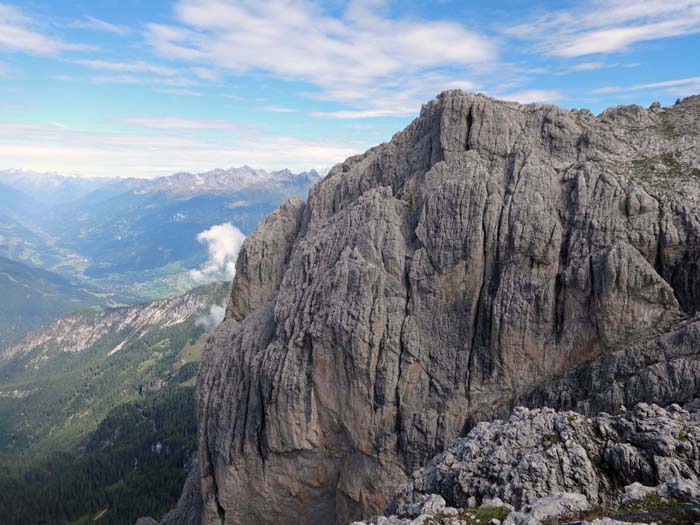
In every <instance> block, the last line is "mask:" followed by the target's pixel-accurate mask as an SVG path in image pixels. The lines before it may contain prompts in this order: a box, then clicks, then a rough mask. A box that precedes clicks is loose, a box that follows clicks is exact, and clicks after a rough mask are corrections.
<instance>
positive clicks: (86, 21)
mask: <svg viewBox="0 0 700 525" xmlns="http://www.w3.org/2000/svg"><path fill="white" fill-rule="evenodd" d="M69 25H70V27H74V28H77V29H94V30H96V31H104V32H106V33H112V34H115V35H121V36H124V35H127V34H128V33H129V32H130V30H129V28H128V27H124V26H119V25H116V24H111V23H109V22H105V21H104V20H100V19H99V18H96V17H94V16H85V17H84V18H82V19H81V20H73V21H71V22H70V24H69Z"/></svg>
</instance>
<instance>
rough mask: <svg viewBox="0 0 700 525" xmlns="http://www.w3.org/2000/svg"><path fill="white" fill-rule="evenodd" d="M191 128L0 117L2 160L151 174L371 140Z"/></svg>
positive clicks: (362, 146) (324, 151)
mask: <svg viewBox="0 0 700 525" xmlns="http://www.w3.org/2000/svg"><path fill="white" fill-rule="evenodd" d="M152 125H154V124H152ZM162 125H165V124H162ZM206 125H207V126H210V125H211V124H206ZM148 129H156V128H148ZM196 132H197V130H183V129H173V130H168V129H160V133H146V132H139V130H138V129H136V128H135V131H134V133H117V132H99V131H95V130H92V129H67V128H65V127H63V126H60V125H34V124H20V123H7V122H5V123H0V159H1V160H0V163H1V164H2V166H0V167H3V166H4V167H7V168H10V167H19V168H27V169H32V170H35V171H59V172H61V173H66V174H75V175H83V176H111V177H113V176H120V177H129V176H133V177H154V176H159V175H169V174H171V173H175V172H178V171H192V172H200V171H206V170H208V169H214V168H219V167H221V166H242V165H244V164H249V165H253V166H261V167H265V168H267V169H284V168H289V169H293V170H299V171H303V170H306V169H309V168H310V167H314V166H329V165H333V164H336V163H337V162H341V161H342V160H344V159H345V158H347V157H349V156H351V155H355V154H357V153H360V152H362V151H364V150H366V149H367V148H368V147H370V146H371V145H372V144H371V143H370V142H368V141H362V142H360V141H346V142H341V141H332V140H304V139H299V138H294V137H285V136H277V135H273V134H269V133H261V132H256V131H255V130H248V131H247V132H246V133H229V132H226V131H222V132H221V133H220V134H221V135H222V138H218V139H213V138H208V137H207V138H203V137H196V136H192V134H194V133H196Z"/></svg>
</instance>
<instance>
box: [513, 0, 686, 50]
mask: <svg viewBox="0 0 700 525" xmlns="http://www.w3.org/2000/svg"><path fill="white" fill-rule="evenodd" d="M581 6H582V7H577V8H574V9H571V10H562V11H556V12H553V13H550V14H547V15H545V16H542V17H540V18H537V19H535V20H530V21H528V22H526V23H522V24H519V25H516V26H514V27H511V28H509V29H508V30H507V31H506V32H507V33H508V34H510V35H511V36H515V37H518V38H521V39H523V40H530V41H533V42H535V48H536V49H537V50H538V51H540V52H542V53H544V54H547V55H554V56H561V57H566V58H573V57H579V56H588V55H595V54H601V53H612V52H619V51H624V50H626V49H628V48H629V47H630V46H632V45H634V44H637V43H640V42H646V41H651V40H658V39H663V38H671V37H676V36H683V35H690V34H697V33H700V0H678V1H669V0H595V1H593V2H585V3H582V4H581Z"/></svg>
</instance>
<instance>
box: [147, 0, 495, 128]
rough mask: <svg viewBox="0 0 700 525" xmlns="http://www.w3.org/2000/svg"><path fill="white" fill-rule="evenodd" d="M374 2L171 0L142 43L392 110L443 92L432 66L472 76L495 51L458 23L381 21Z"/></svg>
mask: <svg viewBox="0 0 700 525" xmlns="http://www.w3.org/2000/svg"><path fill="white" fill-rule="evenodd" d="M382 4H383V2H381V1H379V2H377V1H372V2H367V1H352V2H350V3H349V5H348V8H347V9H346V10H345V12H344V14H343V16H341V17H331V16H330V15H329V14H327V12H326V11H325V10H324V9H323V7H322V6H321V4H320V2H313V1H311V0H296V1H290V0H272V1H270V2H258V1H253V0H179V1H178V2H177V3H176V5H175V15H176V18H177V20H178V21H179V25H163V24H150V25H149V26H148V39H149V42H150V44H151V46H152V47H153V49H154V50H155V52H156V53H158V54H159V55H160V56H163V57H167V58H169V59H179V60H184V61H188V62H193V63H195V64H198V65H208V66H212V67H216V68H221V69H225V70H229V71H231V72H233V73H235V74H250V73H264V74H272V75H275V76H276V77H278V78H283V79H288V80H296V81H302V82H307V83H310V84H312V85H314V86H315V87H316V88H317V91H315V92H313V93H307V95H311V96H314V97H317V98H319V99H323V100H331V101H335V102H341V103H345V104H349V105H352V106H355V107H354V108H353V109H354V110H361V111H369V110H372V111H375V112H377V111H382V112H388V111H391V112H393V113H396V114H401V115H406V114H410V113H413V112H415V111H416V109H417V108H418V107H420V103H421V102H422V101H424V100H425V99H426V98H429V97H432V96H434V95H435V94H436V93H437V92H438V91H441V90H442V89H445V86H444V84H439V85H437V84H436V82H435V81H436V79H437V77H438V76H439V75H437V73H438V72H439V70H441V69H442V70H444V69H446V68H450V69H452V68H456V69H457V70H458V71H459V73H458V74H459V75H461V76H465V75H466V76H471V72H472V69H473V68H477V67H483V66H484V65H485V64H489V63H491V62H493V61H494V60H495V59H496V57H497V51H496V46H495V45H494V43H493V42H492V41H491V40H490V39H489V38H487V37H485V36H483V35H481V34H479V33H476V32H474V31H470V30H468V29H466V28H465V27H464V26H462V25H460V24H457V23H454V22H443V21H418V20H413V19H411V20H408V19H391V18H387V17H385V16H383V15H382V13H381V6H382ZM450 76H452V75H447V74H446V73H445V72H444V71H443V74H442V76H439V77H440V79H441V80H443V81H444V80H445V79H446V78H449V77H450ZM469 85H473V84H472V83H469ZM407 106H410V108H411V109H410V110H408V108H407Z"/></svg>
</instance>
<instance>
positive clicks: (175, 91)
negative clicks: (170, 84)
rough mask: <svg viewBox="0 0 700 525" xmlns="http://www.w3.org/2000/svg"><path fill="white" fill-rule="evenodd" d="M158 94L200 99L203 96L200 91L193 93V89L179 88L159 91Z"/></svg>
mask: <svg viewBox="0 0 700 525" xmlns="http://www.w3.org/2000/svg"><path fill="white" fill-rule="evenodd" d="M158 92H159V93H165V94H166V95H178V96H182V97H201V96H203V95H204V93H202V92H201V91H194V90H193V89H181V88H166V89H159V90H158Z"/></svg>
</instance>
